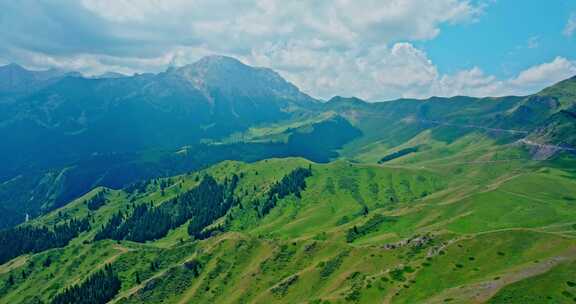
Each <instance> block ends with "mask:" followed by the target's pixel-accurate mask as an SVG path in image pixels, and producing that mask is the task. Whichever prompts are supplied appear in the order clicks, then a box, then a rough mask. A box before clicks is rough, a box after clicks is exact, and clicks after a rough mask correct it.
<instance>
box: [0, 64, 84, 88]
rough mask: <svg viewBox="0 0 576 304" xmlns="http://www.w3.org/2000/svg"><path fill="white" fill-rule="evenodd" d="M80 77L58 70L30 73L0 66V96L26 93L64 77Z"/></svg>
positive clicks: (8, 66) (9, 66)
mask: <svg viewBox="0 0 576 304" xmlns="http://www.w3.org/2000/svg"><path fill="white" fill-rule="evenodd" d="M81 76H82V75H81V74H80V73H77V72H69V71H64V70H59V69H50V70H45V71H30V70H27V69H25V68H23V67H21V66H19V65H17V64H14V63H12V64H8V65H5V66H0V94H7V93H28V92H31V91H34V90H37V89H39V88H41V87H43V86H46V85H49V84H51V83H53V82H54V81H57V80H59V79H61V78H64V77H81ZM0 96H1V95H0Z"/></svg>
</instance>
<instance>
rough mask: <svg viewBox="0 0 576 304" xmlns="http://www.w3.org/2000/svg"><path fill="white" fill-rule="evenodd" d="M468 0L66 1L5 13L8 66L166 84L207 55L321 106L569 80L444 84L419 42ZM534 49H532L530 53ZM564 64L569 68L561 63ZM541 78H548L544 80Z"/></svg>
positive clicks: (494, 91)
mask: <svg viewBox="0 0 576 304" xmlns="http://www.w3.org/2000/svg"><path fill="white" fill-rule="evenodd" d="M482 3H485V2H484V1H472V0H435V1H429V0H317V1H279V0H239V1H227V0H81V1H73V0H60V1H48V0H39V1H3V2H1V3H0V41H2V43H0V62H1V61H4V62H8V61H14V62H17V63H20V64H23V65H25V66H28V67H32V68H48V67H59V68H63V69H72V70H78V71H81V72H84V73H87V74H99V73H102V72H105V71H117V72H122V73H133V72H158V71H162V70H164V69H165V68H166V67H167V66H168V65H169V64H177V65H184V64H187V63H191V62H193V61H195V60H197V59H199V58H200V57H202V56H205V55H208V54H223V55H230V56H234V57H237V58H239V59H241V60H242V61H244V62H246V63H248V64H253V65H258V66H266V67H270V68H273V69H275V70H277V71H278V72H280V73H281V74H282V75H283V76H284V77H286V78H288V79H289V80H290V81H292V82H294V83H295V84H296V85H298V86H299V87H300V88H302V90H303V91H305V92H307V93H309V94H311V95H313V96H317V97H321V98H329V97H331V96H333V95H346V96H351V95H354V96H360V97H363V98H367V99H371V100H383V99H391V98H397V97H428V96H431V95H440V96H451V95H461V94H466V95H475V96H483V95H499V94H505V93H527V92H528V90H533V89H534V88H537V87H538V86H539V85H542V84H545V83H547V81H548V82H549V80H550V79H557V78H558V77H560V75H566V73H568V72H570V71H571V70H570V69H569V68H567V65H569V64H572V62H570V61H568V60H567V59H565V58H559V59H557V60H560V61H561V62H556V61H557V60H555V61H554V62H551V63H548V65H551V66H548V65H542V66H539V67H534V68H533V69H534V70H532V69H529V70H527V71H525V72H523V73H521V74H520V75H518V77H517V78H514V79H509V80H498V79H496V78H495V77H494V76H490V75H485V74H484V72H483V71H482V70H481V69H480V68H477V67H476V68H472V69H470V70H464V71H459V72H456V73H454V74H453V75H442V74H440V73H439V71H438V68H437V67H436V65H435V64H434V63H433V62H432V61H431V60H430V58H429V57H428V55H427V54H426V53H425V51H424V50H422V49H419V48H417V47H415V46H414V43H415V42H417V41H426V40H431V39H434V38H435V37H437V36H438V35H439V34H440V28H441V26H443V25H454V24H460V23H470V22H474V21H475V20H477V19H478V18H479V17H480V16H481V14H482V12H483V9H484V5H483V4H482ZM536 42H537V41H536V40H535V41H533V44H534V43H536ZM562 60H563V61H562ZM536 69H540V70H546V71H542V72H540V73H542V74H543V75H544V74H545V75H544V76H542V77H543V78H540V80H537V78H538V77H537V76H534V75H535V74H537V72H536Z"/></svg>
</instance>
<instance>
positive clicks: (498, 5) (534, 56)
mask: <svg viewBox="0 0 576 304" xmlns="http://www.w3.org/2000/svg"><path fill="white" fill-rule="evenodd" d="M574 12H576V1H572V0H550V1H539V0H500V1H496V2H493V3H490V4H489V5H488V6H487V7H486V9H485V11H484V13H483V14H482V15H481V16H480V18H478V20H477V21H476V22H473V23H470V24H464V25H458V26H451V25H443V26H441V31H442V32H441V34H440V35H438V37H437V38H436V39H433V40H430V41H425V42H421V43H417V44H416V45H417V46H418V47H422V48H423V49H425V50H426V51H427V53H428V56H429V57H430V58H431V59H432V61H434V62H435V63H436V64H437V65H438V67H439V70H440V72H441V73H454V72H455V71H457V70H460V69H468V68H471V67H473V66H480V67H482V69H483V70H484V71H486V72H487V73H489V74H492V75H496V76H498V77H513V76H514V75H515V74H517V73H519V72H520V71H522V70H524V69H527V68H529V67H531V66H533V65H536V64H539V63H543V62H550V61H553V60H554V58H556V57H557V56H563V57H566V58H570V57H572V56H574V55H575V54H576V39H575V37H568V36H567V35H564V34H563V31H564V29H565V27H566V24H567V20H569V18H570V16H571V14H573V13H574Z"/></svg>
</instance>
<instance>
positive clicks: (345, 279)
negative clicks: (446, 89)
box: [0, 57, 576, 304]
mask: <svg viewBox="0 0 576 304" xmlns="http://www.w3.org/2000/svg"><path fill="white" fill-rule="evenodd" d="M231 60H232V59H222V58H219V57H214V58H209V59H205V60H203V61H201V62H200V63H197V64H196V65H195V66H189V67H184V68H181V69H180V70H179V72H178V73H181V74H177V73H176V72H175V71H167V72H166V73H165V74H159V75H140V76H134V77H123V78H119V79H117V78H114V79H76V78H74V79H72V78H65V79H64V80H60V81H56V82H55V84H52V83H49V84H43V85H42V86H40V87H41V88H39V89H38V90H39V91H35V92H34V93H32V95H29V94H28V93H18V94H23V95H18V96H17V95H12V96H14V97H13V98H14V99H15V100H19V101H18V102H16V103H13V102H14V101H13V100H12V99H11V100H10V101H7V104H9V105H8V107H9V108H11V109H13V111H16V112H17V113H19V114H18V115H19V116H16V117H17V119H12V120H4V121H2V123H0V133H1V132H5V133H4V134H7V133H9V132H13V130H14V129H11V128H15V127H17V126H20V123H21V122H26V123H27V124H30V123H31V124H33V125H36V126H35V127H34V128H40V126H41V128H40V129H35V131H34V132H37V131H38V130H41V132H40V133H34V132H32V133H30V134H33V133H34V134H35V135H34V136H38V134H45V133H44V132H49V133H52V135H54V137H50V138H51V140H56V139H62V140H63V141H61V142H60V143H61V144H63V145H62V146H60V147H59V148H57V147H55V146H54V147H53V148H54V149H56V150H58V149H62V148H64V147H67V145H68V144H67V143H71V142H73V141H78V140H79V141H81V140H85V139H88V138H91V136H92V135H93V134H101V133H102V132H106V131H107V130H108V128H110V127H112V126H117V127H120V128H121V127H122V126H124V125H123V123H124V121H123V120H116V118H115V116H114V115H116V114H114V113H115V112H114V111H115V110H114V106H111V105H110V104H107V102H112V103H114V102H119V100H121V99H122V98H127V97H126V96H131V97H130V98H133V97H134V96H136V95H133V94H136V93H134V92H130V94H128V93H127V92H121V94H118V95H113V96H108V97H103V96H101V95H98V94H100V93H98V92H99V91H98V88H99V86H101V85H102V86H105V87H107V88H108V89H110V88H117V89H118V90H120V88H122V90H124V89H125V88H126V87H127V86H128V83H129V82H130V81H135V84H130V85H131V86H134V87H139V86H140V85H142V84H143V83H146V84H145V85H144V87H147V88H154V87H155V86H158V87H157V89H158V90H160V89H163V90H166V91H165V92H162V94H160V93H159V92H160V91H156V89H155V90H154V91H147V94H151V92H152V93H154V94H156V93H158V94H160V95H158V96H166V94H168V93H170V92H171V93H170V94H172V93H173V92H179V94H180V93H182V94H184V93H186V94H188V95H186V94H184V95H185V96H184V95H182V96H183V97H182V96H181V97H182V99H176V100H177V101H178V102H176V103H171V102H168V99H166V100H165V101H166V102H167V104H165V105H159V104H157V102H158V100H157V99H156V97H151V96H156V95H145V94H144V95H142V96H141V99H138V101H135V100H132V101H129V102H128V101H125V102H128V104H129V103H130V102H133V104H132V106H135V107H136V108H134V109H132V110H131V111H135V112H133V113H138V115H136V114H134V115H136V116H138V117H139V118H140V119H143V120H146V119H148V118H150V117H152V116H147V115H148V114H150V113H151V112H148V111H149V110H150V109H146V107H152V109H155V110H154V111H162V110H166V111H167V112H166V113H168V114H169V115H172V114H173V113H175V112H171V111H172V110H173V109H174V108H172V107H179V106H189V105H187V104H186V103H185V101H186V100H195V101H196V102H204V101H200V99H195V98H200V97H198V96H200V95H202V94H204V95H202V96H204V97H202V98H205V99H206V100H208V101H209V103H208V105H206V104H203V105H202V106H207V107H213V108H210V110H209V111H207V112H206V113H210V114H206V115H208V116H206V117H205V119H206V120H204V121H203V122H202V123H201V124H200V125H203V126H207V127H206V128H205V129H204V131H206V130H210V129H214V128H216V129H218V130H219V131H218V132H215V133H210V132H212V131H210V132H207V133H203V134H200V133H202V132H204V131H201V129H202V128H200V129H199V130H200V131H198V132H200V133H198V134H196V135H198V137H194V138H186V136H188V135H190V134H192V133H193V132H192V133H189V132H190V130H191V129H189V128H188V127H189V126H184V125H180V126H174V125H171V123H170V122H169V119H168V117H169V115H168V114H167V116H165V117H163V118H162V120H156V121H155V123H154V128H157V129H158V130H154V132H152V134H156V135H157V136H156V137H154V136H152V135H151V134H148V133H147V135H150V136H147V137H138V134H139V133H138V132H145V133H146V132H148V131H150V129H148V127H147V128H146V130H147V131H142V130H140V129H138V128H135V129H133V130H132V129H122V128H121V129H122V130H124V131H126V132H127V133H126V134H123V135H122V136H125V138H130V139H129V140H127V142H123V143H122V145H121V146H120V147H130V146H133V147H136V146H138V147H139V148H138V149H134V150H132V151H130V150H129V149H128V150H123V151H121V152H113V151H112V150H113V149H112V147H114V143H115V140H112V139H111V138H107V139H106V140H103V141H95V142H92V143H90V145H91V149H94V151H97V152H94V151H88V150H86V151H82V149H85V147H82V149H80V148H79V149H74V148H71V149H68V150H67V152H66V153H67V154H66V155H64V154H62V155H60V156H62V158H60V159H56V158H51V156H47V157H46V158H40V159H43V160H45V163H39V162H38V163H34V164H31V163H27V162H25V161H22V162H21V163H20V164H19V165H18V166H16V167H14V168H17V169H14V170H16V171H18V172H20V173H19V174H11V173H9V172H10V170H7V171H4V172H5V174H3V175H2V176H3V180H2V181H1V182H0V199H1V200H0V202H2V204H0V208H3V210H4V209H6V210H8V211H6V212H3V216H4V217H6V218H9V219H10V221H3V226H4V228H5V229H4V230H1V231H0V240H2V242H3V243H2V244H3V245H4V244H13V245H10V248H8V246H7V245H4V246H3V247H0V259H1V262H2V264H1V265H0V299H1V300H0V302H1V303H68V302H66V301H67V300H66V299H72V300H71V301H79V300H78V299H80V298H87V297H89V298H90V299H98V301H100V302H102V303H317V304H320V303H322V304H324V303H326V304H327V303H544V302H552V303H573V302H574V301H575V300H576V283H575V282H576V277H574V273H575V271H574V270H575V269H576V268H575V265H576V171H575V169H574V168H576V157H575V154H574V146H575V144H576V142H574V141H573V137H571V136H567V135H566V134H572V133H571V132H572V131H576V130H575V129H574V128H575V126H576V124H575V123H574V121H573V119H574V118H573V116H571V114H567V113H573V111H574V102H573V100H571V99H569V98H566V97H565V96H572V95H570V94H571V93H570V92H571V90H572V86H573V82H574V81H576V80H574V79H568V80H566V81H564V82H561V83H559V84H557V85H555V86H554V87H552V88H549V89H546V90H544V91H543V92H541V93H539V94H536V95H532V96H526V97H502V98H482V99H478V98H470V97H454V98H430V99H427V100H416V99H400V100H394V101H385V102H379V103H367V102H364V101H362V100H359V99H355V98H343V97H335V98H333V99H331V100H329V101H326V102H323V101H317V100H312V99H310V98H309V97H307V96H305V95H302V94H303V93H300V92H299V91H298V90H297V89H295V88H294V87H293V86H291V85H288V84H286V83H284V82H283V81H282V80H281V79H277V78H276V76H277V75H276V74H273V73H272V72H270V71H263V70H259V69H255V70H252V69H253V68H251V67H248V66H243V65H241V66H238V64H241V63H239V62H236V61H231ZM198 66H200V67H201V68H199V67H198ZM230 69H233V70H234V71H236V72H237V70H240V71H242V73H248V74H249V75H252V73H256V74H255V75H256V76H253V77H252V76H251V77H252V78H251V79H259V78H258V77H263V80H262V79H260V80H257V81H256V82H255V83H243V84H242V87H241V88H240V87H239V88H240V89H242V90H248V91H242V92H243V93H245V94H246V95H236V94H238V91H237V89H239V88H229V87H226V85H225V84H226V83H227V82H223V80H222V79H220V76H221V75H220V74H219V73H220V72H219V71H220V70H224V71H230ZM200 72H201V73H202V74H198V73H200ZM258 75H260V76H258ZM274 75H276V76H274ZM195 77H205V78H206V79H210V80H211V81H213V82H212V83H213V85H214V87H211V88H206V87H200V88H199V87H194V88H192V89H191V88H190V87H188V86H187V85H186V82H182V81H185V80H190V79H195ZM270 77H271V79H272V83H273V84H274V85H269V84H268V83H267V82H264V83H262V81H270ZM278 77H279V76H278ZM175 79H176V80H175ZM236 80H237V79H236ZM166 81H167V82H166ZM66 82H75V83H76V84H75V85H77V84H78V82H82V83H83V84H82V85H83V86H85V88H91V90H93V91H92V93H91V94H96V95H97V96H99V97H98V98H96V97H94V100H98V102H100V103H101V105H102V107H103V108H102V109H93V110H94V112H93V114H92V115H94V116H93V118H92V119H93V120H92V121H91V122H90V123H88V122H87V121H84V122H82V124H83V125H82V126H77V125H72V124H70V125H65V124H64V123H65V122H70V121H72V120H75V119H76V118H78V117H77V116H76V115H77V114H78V113H79V112H75V111H76V109H75V108H74V107H75V106H74V104H73V103H71V102H70V101H71V100H75V99H74V98H72V97H67V98H69V99H67V98H63V99H59V98H56V97H51V98H48V99H49V100H51V101H50V102H52V103H54V102H56V101H58V102H56V104H57V105H56V106H55V107H54V108H52V109H53V111H54V113H52V114H50V115H56V114H62V113H64V114H62V115H63V116H61V117H60V118H57V117H56V116H51V117H50V119H48V121H51V125H46V124H44V123H45V122H46V121H44V120H43V119H45V118H40V116H36V115H37V114H35V113H34V112H33V111H32V112H30V111H29V110H21V109H25V108H26V107H28V106H29V105H30V104H32V103H43V102H47V100H48V99H45V98H44V97H45V96H54V94H56V95H58V96H61V94H64V95H65V94H69V91H68V89H66V90H63V89H62V87H61V86H64V87H67V85H66ZM117 82H118V83H117ZM120 82H121V83H120ZM158 82H162V83H161V84H158ZM167 83H168V84H170V86H176V88H175V89H174V87H170V86H169V88H170V89H166V88H167ZM259 85H262V87H267V88H273V90H269V91H266V92H264V93H263V91H262V90H260V89H258V86H259ZM67 88H69V87H67ZM108 89H107V90H105V91H104V92H106V94H112V91H108ZM43 90H48V91H43ZM94 90H95V91H94ZM172 90H175V91H172ZM180 90H183V91H180ZM188 90H190V91H188ZM47 92H50V93H49V94H48V93H47ZM94 92H96V93H94ZM138 92H140V91H138ZM183 92H184V93H183ZM198 92H200V93H198ZM10 94H13V93H10ZM14 94H15V93H14ZM51 94H52V95H51ZM82 94H84V93H82ZM138 94H142V92H140V93H138ZM174 94H175V93H174ZM190 94H191V95H190ZM193 94H200V95H198V96H196V95H193ZM226 94H229V95H226ZM254 94H256V95H258V96H263V97H262V98H264V99H266V100H267V99H274V100H276V102H277V103H276V104H275V105H274V108H273V109H271V110H270V109H268V110H265V109H262V108H260V109H259V110H261V111H263V112H261V113H260V114H258V115H262V117H258V115H256V114H257V113H258V112H254V113H252V114H254V115H256V116H252V117H251V120H250V121H247V120H245V119H246V116H245V115H240V114H238V111H240V110H241V109H244V110H246V111H248V112H250V111H251V110H249V109H247V108H244V107H252V106H254V105H255V104H254V102H256V101H255V100H250V98H249V97H248V96H250V95H254ZM259 94H260V95H259ZM262 94H263V95H262ZM550 94H554V95H550ZM122 96H124V97H122ZM172 97H174V96H172ZM139 98H140V97H139ZM202 100H203V99H202ZM261 101H262V100H261ZM59 102H60V103H59ZM180 102H182V104H179V103H180ZM237 102H238V103H237ZM244 102H246V104H244ZM262 102H263V101H262ZM15 104H17V105H18V106H15V107H12V106H13V105H15ZM26 104H28V105H27V106H24V105H26ZM0 105H2V104H0ZM52 106H54V104H52ZM117 106H119V107H124V106H127V104H125V103H122V102H120V103H119V104H118V105H117ZM267 106H271V105H270V104H268V105H267ZM69 107H70V108H69ZM106 107H110V108H106ZM54 109H59V110H54ZM180 110H181V109H180ZM269 110H270V111H272V112H271V113H277V114H278V115H279V116H278V117H276V118H275V119H274V120H273V121H266V120H263V117H265V116H266V115H268V113H269ZM138 111H143V112H138ZM154 111H152V112H154ZM178 111H179V110H177V111H176V112H178ZM219 111H222V112H219ZM255 113H256V114H255ZM196 114H198V113H195V114H194V115H196ZM236 114H238V115H236ZM155 115H156V114H155ZM219 115H221V116H219ZM102 117H104V118H102ZM222 117H224V118H222ZM231 117H235V118H234V119H233V120H232V121H233V124H232V125H230V124H229V123H230V122H231V120H230V119H232V118H231ZM156 118H158V117H156ZM18 119H21V122H18V123H17V122H16V121H18ZM163 119H166V120H163ZM188 119H192V116H190V117H187V118H186V119H184V120H183V121H186V120H188ZM194 119H195V118H194ZM203 119H204V118H203ZM570 119H572V120H570ZM192 121H193V122H194V123H195V125H194V126H196V127H197V124H198V121H195V120H192ZM40 122H42V123H40ZM128 122H129V121H128ZM174 127H176V128H174ZM61 128H64V129H63V130H62V129H61ZM72 130H75V131H74V132H71V133H70V131H72ZM135 130H136V131H137V132H136V131H135ZM61 131H63V132H61ZM86 132H87V133H86ZM194 132H195V131H194ZM30 134H28V135H30ZM164 135H165V136H166V138H163V136H164ZM34 136H32V135H30V137H28V139H32V138H34ZM84 136H86V137H84ZM118 136H119V135H118ZM25 137H26V136H24V135H23V138H24V139H25ZM82 138H84V139H82ZM175 139H177V140H175ZM56 141H57V140H56ZM27 144H28V143H26V140H22V141H20V142H19V143H18V145H20V146H19V147H21V148H22V147H28V146H26V145H27ZM150 147H154V148H150ZM111 149H112V150H111ZM120 150H122V149H120V148H119V151H120ZM4 153H6V152H4ZM10 157H11V158H10V159H11V160H18V157H23V158H22V159H31V158H32V157H33V155H26V156H23V155H19V156H16V155H10ZM22 159H21V160H22ZM16 163H18V162H11V161H4V163H3V164H2V165H3V166H4V168H9V167H10V166H13V165H14V164H16ZM24 164H26V165H24ZM22 206H26V207H25V208H21V207H22ZM25 214H29V215H30V216H31V218H30V219H29V220H26V221H25V219H24V217H23V216H24V215H25ZM102 286H108V287H106V288H102ZM74 299H75V300H74Z"/></svg>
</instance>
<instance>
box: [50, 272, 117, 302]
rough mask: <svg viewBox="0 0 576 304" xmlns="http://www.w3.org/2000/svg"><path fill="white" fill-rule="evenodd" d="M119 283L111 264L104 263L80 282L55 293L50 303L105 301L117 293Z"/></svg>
mask: <svg viewBox="0 0 576 304" xmlns="http://www.w3.org/2000/svg"><path fill="white" fill-rule="evenodd" d="M120 285H121V282H120V279H119V278H118V276H116V275H115V274H114V270H113V269H112V266H110V265H105V266H104V269H103V270H100V271H98V272H96V273H95V274H93V275H91V276H90V277H89V278H88V279H87V280H86V281H84V282H82V284H80V285H74V286H72V287H69V288H66V290H64V291H63V292H62V293H60V294H57V295H56V296H55V297H54V299H53V300H52V302H51V303H52V304H77V303H106V302H108V301H109V300H111V299H112V298H114V296H115V295H116V294H117V293H118V291H119V290H120Z"/></svg>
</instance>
